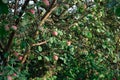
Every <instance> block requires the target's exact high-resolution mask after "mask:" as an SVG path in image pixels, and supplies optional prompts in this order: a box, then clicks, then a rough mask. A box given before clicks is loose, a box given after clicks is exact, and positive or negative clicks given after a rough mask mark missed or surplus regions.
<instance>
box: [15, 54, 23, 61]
mask: <svg viewBox="0 0 120 80" xmlns="http://www.w3.org/2000/svg"><path fill="white" fill-rule="evenodd" d="M14 56H16V57H17V58H18V60H19V61H22V59H23V56H22V55H19V54H18V52H14Z"/></svg>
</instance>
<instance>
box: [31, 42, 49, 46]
mask: <svg viewBox="0 0 120 80" xmlns="http://www.w3.org/2000/svg"><path fill="white" fill-rule="evenodd" d="M46 43H47V41H43V42H40V43H37V44H32V47H34V46H40V45H43V44H46Z"/></svg>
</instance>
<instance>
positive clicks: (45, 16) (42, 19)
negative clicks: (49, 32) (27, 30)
mask: <svg viewBox="0 0 120 80" xmlns="http://www.w3.org/2000/svg"><path fill="white" fill-rule="evenodd" d="M56 1H57V0H54V1H53V3H52V4H53V5H51V7H50V9H49V10H48V11H47V12H46V13H45V14H44V16H43V17H42V18H41V22H40V24H39V27H41V26H42V25H43V24H44V22H45V20H46V19H47V18H48V17H49V15H50V14H51V13H52V12H53V11H54V10H55V9H56V7H57V6H58V4H55V3H56ZM39 27H38V29H39ZM37 35H39V31H38V30H37V31H36V32H35V34H34V36H33V37H34V38H36V36H37ZM32 46H33V43H31V44H30V48H28V49H27V50H26V52H25V54H24V57H23V60H22V61H21V64H24V62H25V61H26V59H27V56H28V55H29V53H30V49H31V47H32Z"/></svg>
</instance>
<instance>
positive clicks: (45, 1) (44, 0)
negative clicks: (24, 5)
mask: <svg viewBox="0 0 120 80" xmlns="http://www.w3.org/2000/svg"><path fill="white" fill-rule="evenodd" d="M42 1H43V3H44V4H45V5H46V6H49V5H50V3H49V0H42Z"/></svg>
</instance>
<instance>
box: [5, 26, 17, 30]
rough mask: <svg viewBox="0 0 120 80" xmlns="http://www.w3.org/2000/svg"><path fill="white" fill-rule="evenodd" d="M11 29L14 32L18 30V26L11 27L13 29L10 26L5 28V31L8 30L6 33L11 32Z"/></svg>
mask: <svg viewBox="0 0 120 80" xmlns="http://www.w3.org/2000/svg"><path fill="white" fill-rule="evenodd" d="M10 29H12V30H17V26H16V25H13V26H11V27H10V26H8V25H6V26H5V30H6V31H9V30H10Z"/></svg>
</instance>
